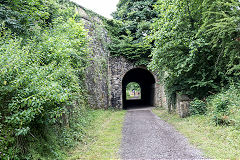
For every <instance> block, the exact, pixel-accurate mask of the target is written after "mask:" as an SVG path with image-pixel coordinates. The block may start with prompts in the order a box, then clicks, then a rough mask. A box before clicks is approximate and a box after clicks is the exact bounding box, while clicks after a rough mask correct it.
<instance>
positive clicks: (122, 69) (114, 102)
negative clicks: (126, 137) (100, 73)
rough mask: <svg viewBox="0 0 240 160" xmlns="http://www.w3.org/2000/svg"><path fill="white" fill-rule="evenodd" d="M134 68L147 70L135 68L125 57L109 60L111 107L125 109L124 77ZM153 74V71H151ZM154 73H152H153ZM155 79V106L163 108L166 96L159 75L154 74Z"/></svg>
mask: <svg viewBox="0 0 240 160" xmlns="http://www.w3.org/2000/svg"><path fill="white" fill-rule="evenodd" d="M134 68H143V69H146V70H147V68H146V67H145V66H135V65H134V64H133V63H132V62H130V61H128V60H126V59H125V58H124V57H110V58H109V76H110V91H111V94H110V104H109V105H110V106H112V107H114V108H119V109H122V108H123V104H122V101H123V97H122V80H123V77H124V75H125V74H126V73H127V72H128V71H129V70H131V69H134ZM149 72H151V71H149ZM151 73H152V72H151ZM152 75H153V76H154V78H155V81H156V83H155V87H154V88H155V93H154V94H155V96H154V106H162V105H165V104H166V96H165V94H164V93H163V90H162V89H163V86H162V85H160V83H159V80H158V78H157V75H156V74H155V73H152Z"/></svg>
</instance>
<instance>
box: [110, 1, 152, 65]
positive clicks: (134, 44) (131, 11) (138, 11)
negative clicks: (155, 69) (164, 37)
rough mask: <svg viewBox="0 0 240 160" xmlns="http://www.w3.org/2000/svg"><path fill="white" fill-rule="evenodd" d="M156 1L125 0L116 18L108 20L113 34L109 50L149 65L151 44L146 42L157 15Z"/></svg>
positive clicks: (121, 3)
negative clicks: (152, 22)
mask: <svg viewBox="0 0 240 160" xmlns="http://www.w3.org/2000/svg"><path fill="white" fill-rule="evenodd" d="M155 2H156V1H152V0H145V1H134V0H130V1H124V0H121V1H120V2H119V4H118V9H117V11H116V12H115V13H113V17H114V20H109V21H107V29H108V31H109V33H110V36H111V43H110V45H109V50H110V52H111V55H113V56H124V57H125V58H127V59H128V60H130V61H132V62H135V63H136V64H137V65H147V64H148V63H149V60H150V58H149V55H150V53H151V45H148V44H146V43H144V39H145V37H146V36H147V35H148V34H149V33H150V24H151V22H150V21H151V20H152V19H153V18H154V17H156V12H155V11H153V4H154V3H155Z"/></svg>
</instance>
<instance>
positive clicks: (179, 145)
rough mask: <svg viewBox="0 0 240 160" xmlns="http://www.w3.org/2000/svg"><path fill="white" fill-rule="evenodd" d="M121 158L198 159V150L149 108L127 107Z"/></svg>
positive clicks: (199, 154) (200, 155)
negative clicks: (131, 108)
mask: <svg viewBox="0 0 240 160" xmlns="http://www.w3.org/2000/svg"><path fill="white" fill-rule="evenodd" d="M122 133H123V139H122V144H121V151H120V152H121V158H122V159H202V158H203V156H202V154H201V152H200V151H199V150H197V149H195V148H194V147H192V146H191V145H190V144H189V143H188V141H187V139H186V138H185V137H184V136H183V135H181V134H180V133H178V132H177V131H176V130H175V129H174V128H173V127H172V126H171V125H169V124H168V123H166V122H165V121H163V120H161V119H160V118H159V117H157V116H156V115H155V114H153V113H152V112H151V110H150V109H141V110H138V109H134V110H129V111H128V112H127V114H126V117H125V121H124V126H123V131H122Z"/></svg>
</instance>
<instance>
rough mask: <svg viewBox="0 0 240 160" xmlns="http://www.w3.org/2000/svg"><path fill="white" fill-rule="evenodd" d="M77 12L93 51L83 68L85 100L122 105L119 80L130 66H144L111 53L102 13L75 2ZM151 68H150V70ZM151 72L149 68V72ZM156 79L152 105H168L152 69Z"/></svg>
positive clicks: (95, 105)
mask: <svg viewBox="0 0 240 160" xmlns="http://www.w3.org/2000/svg"><path fill="white" fill-rule="evenodd" d="M76 12H77V13H78V14H79V15H80V17H81V20H82V21H83V22H84V25H85V29H86V30H88V36H89V37H88V39H89V40H90V43H89V51H90V53H92V54H91V55H90V56H91V61H90V66H89V67H88V69H87V70H86V86H87V90H88V95H89V97H88V101H89V104H90V106H91V107H92V108H109V107H113V108H119V109H122V108H123V104H122V101H123V97H122V80H123V77H124V75H125V74H126V73H127V72H128V71H129V70H131V69H134V68H144V69H146V70H147V68H146V67H144V66H135V65H134V64H133V63H131V62H130V61H128V60H126V59H125V58H124V57H111V56H110V54H109V51H108V50H107V48H106V46H107V43H109V42H110V39H109V38H108V35H107V32H106V30H105V29H104V25H103V17H102V16H100V15H97V14H96V13H94V12H91V11H89V10H87V9H85V8H84V7H81V6H80V5H76ZM149 72H151V71H149ZM151 73H152V72H151ZM152 75H153V76H154V79H155V81H156V83H155V86H154V89H155V92H154V100H153V101H154V106H164V107H165V108H167V100H166V96H165V93H164V87H163V86H162V85H160V83H159V80H158V78H157V75H156V74H155V73H152Z"/></svg>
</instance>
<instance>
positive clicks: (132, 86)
mask: <svg viewBox="0 0 240 160" xmlns="http://www.w3.org/2000/svg"><path fill="white" fill-rule="evenodd" d="M133 89H134V90H135V91H138V92H140V91H141V87H140V85H139V84H138V83H136V82H130V83H128V85H127V87H126V90H127V91H132V90H133Z"/></svg>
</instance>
